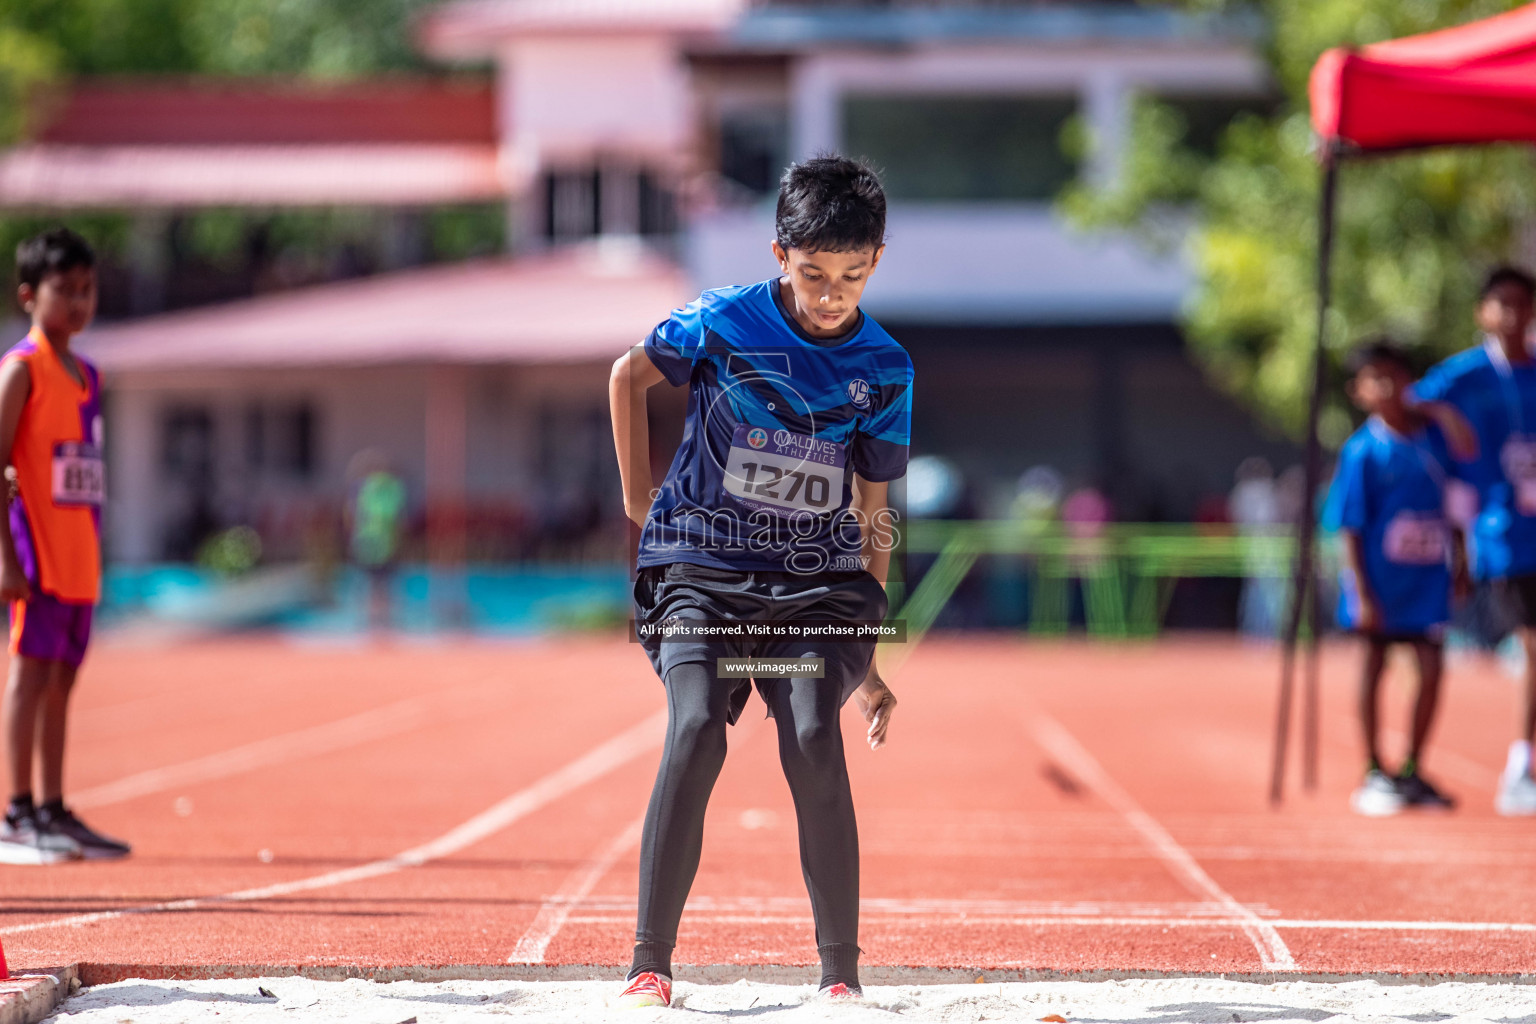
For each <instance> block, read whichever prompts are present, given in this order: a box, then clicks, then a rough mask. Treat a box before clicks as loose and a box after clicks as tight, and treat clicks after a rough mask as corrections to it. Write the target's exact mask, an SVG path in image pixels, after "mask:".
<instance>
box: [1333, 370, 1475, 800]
mask: <svg viewBox="0 0 1536 1024" xmlns="http://www.w3.org/2000/svg"><path fill="white" fill-rule="evenodd" d="M1349 369H1350V382H1349V396H1350V398H1351V400H1353V401H1354V403H1355V405H1356V406H1358V407H1359V408H1360V409H1361V410H1362V411H1363V412H1365V413H1366V414H1367V415H1368V416H1369V418H1368V419H1367V420H1366V422H1365V424H1364V426H1362V427H1361V428H1360V429H1359V430H1357V431H1355V433H1354V434H1353V435H1352V436H1351V437H1350V439H1349V440H1348V441H1346V442H1345V444H1344V448H1343V450H1342V451H1340V453H1339V465H1338V469H1337V470H1336V471H1335V475H1334V480H1333V487H1332V489H1331V491H1330V493H1329V496H1328V507H1327V512H1326V519H1327V522H1328V525H1329V526H1330V527H1331V528H1332V529H1335V530H1337V531H1339V532H1340V533H1341V534H1342V536H1343V541H1344V569H1343V572H1342V574H1341V575H1342V578H1341V580H1340V584H1341V585H1340V597H1339V623H1340V625H1342V626H1344V627H1345V628H1346V629H1350V630H1353V631H1355V632H1358V633H1360V634H1361V636H1362V637H1363V638H1364V639H1365V667H1364V672H1363V675H1362V679H1361V689H1360V721H1361V725H1362V727H1363V729H1364V733H1365V749H1366V774H1365V780H1364V782H1362V783H1361V785H1360V787H1359V788H1358V789H1357V790H1355V792H1354V794H1353V795H1352V796H1351V798H1350V806H1351V807H1353V808H1354V810H1355V811H1356V812H1357V813H1359V814H1367V815H1387V814H1396V813H1397V812H1398V811H1400V810H1402V809H1403V808H1404V807H1410V806H1411V807H1441V808H1449V807H1451V806H1452V801H1451V799H1450V798H1448V797H1446V796H1444V795H1443V794H1441V793H1440V792H1439V791H1437V790H1436V789H1435V787H1434V786H1432V785H1430V784H1429V782H1428V781H1426V780H1425V779H1424V777H1423V775H1421V774H1420V772H1419V763H1420V760H1421V758H1422V757H1423V753H1424V741H1425V739H1426V738H1427V737H1428V735H1429V729H1430V726H1431V724H1433V722H1434V716H1435V706H1436V703H1437V701H1438V698H1439V694H1440V678H1441V674H1442V665H1443V657H1442V638H1443V634H1444V630H1445V624H1446V620H1447V619H1448V618H1449V617H1450V599H1451V587H1452V566H1453V565H1454V566H1455V567H1456V570H1457V574H1458V577H1459V576H1460V574H1461V572H1462V559H1461V555H1460V552H1461V543H1460V534H1459V531H1454V530H1453V529H1452V528H1451V527H1450V525H1449V524H1448V523H1447V521H1446V517H1445V513H1444V508H1445V497H1446V483H1447V481H1448V478H1449V474H1448V467H1450V466H1451V459H1450V454H1449V452H1448V451H1447V449H1446V444H1445V440H1444V438H1443V436H1442V435H1441V433H1440V430H1439V428H1438V427H1436V426H1435V425H1434V424H1433V423H1431V422H1430V420H1429V419H1428V418H1427V417H1426V416H1425V415H1424V414H1423V413H1422V412H1420V411H1418V410H1416V409H1414V408H1412V407H1410V406H1409V405H1408V388H1409V384H1410V383H1411V382H1412V380H1413V374H1412V372H1411V370H1410V369H1409V366H1408V361H1407V359H1406V357H1405V356H1404V355H1403V353H1402V352H1401V351H1400V350H1399V349H1398V348H1397V347H1396V346H1394V345H1392V344H1391V343H1390V342H1388V341H1385V340H1382V341H1376V342H1372V343H1370V344H1367V345H1364V346H1362V347H1361V348H1359V349H1357V350H1356V351H1355V352H1354V353H1353V354H1352V355H1351V357H1350V362H1349ZM1395 643H1405V644H1409V645H1410V646H1412V647H1413V649H1414V653H1415V654H1416V655H1417V657H1418V663H1419V693H1418V700H1417V702H1416V705H1415V708H1414V715H1413V731H1412V735H1411V737H1410V740H1409V748H1408V757H1407V760H1405V761H1404V762H1403V765H1402V767H1401V769H1400V770H1399V771H1398V772H1397V774H1396V776H1395V777H1394V776H1392V775H1389V774H1388V773H1387V772H1386V771H1385V770H1384V769H1383V767H1382V762H1381V754H1380V749H1379V746H1378V744H1377V718H1378V708H1377V705H1378V699H1379V694H1380V689H1381V674H1382V669H1383V667H1384V665H1385V663H1386V654H1387V649H1388V648H1389V647H1390V646H1391V645H1392V644H1395Z"/></svg>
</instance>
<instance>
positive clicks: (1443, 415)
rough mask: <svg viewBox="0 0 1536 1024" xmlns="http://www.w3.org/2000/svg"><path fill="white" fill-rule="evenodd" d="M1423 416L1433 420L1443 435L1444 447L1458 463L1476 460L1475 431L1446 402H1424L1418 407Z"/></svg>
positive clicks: (1454, 408) (1464, 418) (1453, 407)
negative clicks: (1448, 449)
mask: <svg viewBox="0 0 1536 1024" xmlns="http://www.w3.org/2000/svg"><path fill="white" fill-rule="evenodd" d="M1418 410H1419V412H1420V413H1422V414H1423V415H1425V416H1427V417H1429V419H1431V420H1433V421H1434V423H1435V426H1437V427H1439V428H1440V433H1442V434H1444V435H1445V443H1446V446H1447V447H1449V448H1450V450H1451V455H1452V456H1453V457H1454V458H1455V459H1456V461H1458V462H1471V461H1472V460H1473V459H1475V458H1477V431H1475V430H1473V429H1472V424H1470V423H1468V422H1467V419H1466V417H1465V416H1463V415H1462V414H1461V413H1460V412H1458V411H1457V409H1456V407H1455V406H1453V405H1450V404H1449V403H1446V402H1424V403H1422V404H1420V405H1419V406H1418Z"/></svg>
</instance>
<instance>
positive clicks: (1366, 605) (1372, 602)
mask: <svg viewBox="0 0 1536 1024" xmlns="http://www.w3.org/2000/svg"><path fill="white" fill-rule="evenodd" d="M1339 532H1340V534H1342V536H1343V538H1344V565H1345V567H1346V568H1347V569H1349V571H1350V572H1352V573H1353V574H1354V576H1355V589H1356V592H1357V593H1359V595H1360V623H1359V625H1360V628H1361V629H1375V628H1376V627H1377V626H1379V625H1381V606H1380V605H1379V604H1378V603H1377V601H1376V592H1375V591H1374V590H1372V589H1371V581H1370V580H1369V579H1367V578H1366V575H1365V538H1364V537H1362V536H1361V535H1360V533H1359V531H1357V530H1341V531H1339Z"/></svg>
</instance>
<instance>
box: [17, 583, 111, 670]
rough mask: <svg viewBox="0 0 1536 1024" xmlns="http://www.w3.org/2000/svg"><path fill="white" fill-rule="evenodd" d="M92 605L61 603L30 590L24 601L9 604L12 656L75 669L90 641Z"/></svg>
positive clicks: (82, 658) (47, 595)
mask: <svg viewBox="0 0 1536 1024" xmlns="http://www.w3.org/2000/svg"><path fill="white" fill-rule="evenodd" d="M95 610H96V606H95V605H90V604H74V603H71V602H69V601H60V600H59V599H58V598H56V597H53V596H52V595H49V594H43V593H39V592H37V591H33V593H32V597H31V598H30V599H29V600H26V601H12V602H11V653H12V654H19V655H21V656H22V657H24V658H38V659H40V660H42V661H63V662H68V663H69V664H71V665H76V666H78V665H79V664H80V662H82V661H84V660H85V647H86V645H87V644H89V643H90V642H91V613H92V612H94V611H95Z"/></svg>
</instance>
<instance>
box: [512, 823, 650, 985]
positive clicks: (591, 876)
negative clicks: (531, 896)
mask: <svg viewBox="0 0 1536 1024" xmlns="http://www.w3.org/2000/svg"><path fill="white" fill-rule="evenodd" d="M644 825H645V817H644V816H643V815H642V816H641V817H639V818H637V819H635V820H634V821H632V822H630V823H629V824H628V825H626V826H625V827H624V830H623V831H622V832H620V833H619V834H618V835H616V836H614V837H613V838H612V839H610V840H609V841H608V842H607V843H606V844H605V845H604V846H603V848H602V849H601V850H599V851H598V852H597V853H596V854H595V855H594V856H593V857H592V859H591V861H589V862H588V863H587V864H586V866H585V867H583V868H581V869H580V870H578V871H576V872H575V873H573V874H572V875H571V876H570V877H569V878H567V879H566V880H565V884H564V885H562V886H560V889H559V890H558V891H557V892H555V893H554V894H553V895H551V896H549V897H548V898H546V899H545V900H544V903H543V905H542V906H540V907H539V912H538V914H537V915H536V916H535V917H534V919H533V923H532V924H530V925H529V926H528V930H527V931H525V932H523V937H522V938H520V939H518V940H517V945H516V946H515V947H513V949H512V955H511V956H509V957H507V963H509V964H541V963H543V962H544V954H545V953H546V952H547V951H548V950H549V943H550V940H552V939H553V938H554V937H555V936H556V935H558V934H559V933H560V929H561V928H564V927H565V922H566V921H567V920H568V919H569V918H570V916H571V911H573V910H575V909H576V908H577V907H578V906H579V905H580V904H581V902H582V901H583V900H585V899H586V898H587V897H588V896H590V895H591V894H592V890H593V889H595V888H597V883H598V882H601V881H602V880H603V876H604V875H606V874H608V872H609V871H611V870H613V866H614V865H615V864H617V863H618V861H619V858H620V857H623V856H624V855H625V854H627V853H628V852H629V851H630V850H632V849H634V848H635V847H636V846H638V845H639V843H640V830H641V829H642V828H643V827H644Z"/></svg>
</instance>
